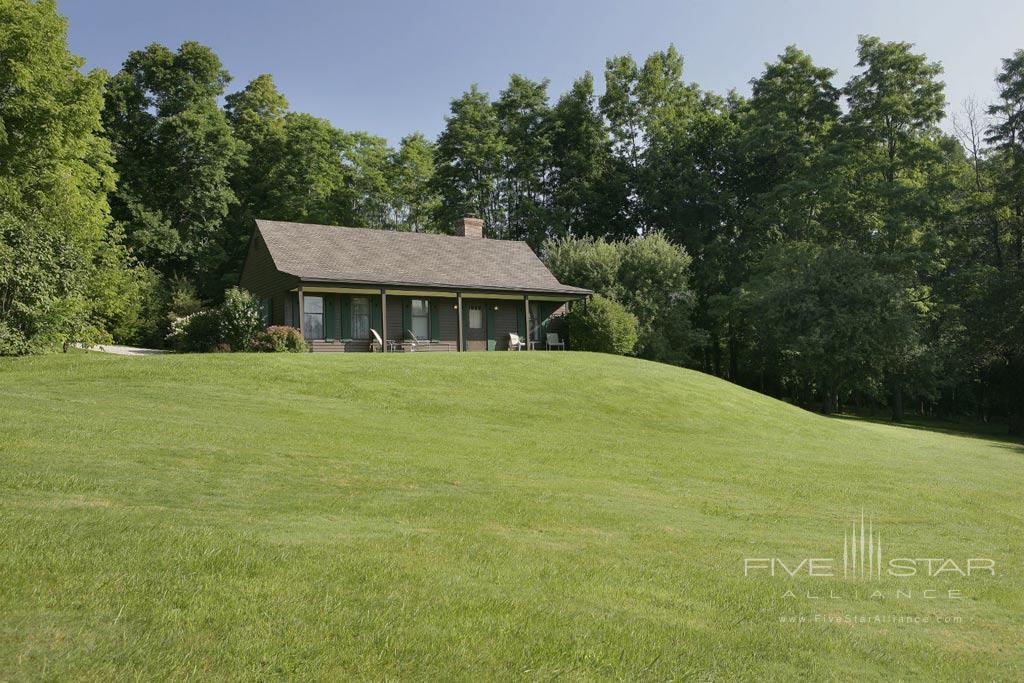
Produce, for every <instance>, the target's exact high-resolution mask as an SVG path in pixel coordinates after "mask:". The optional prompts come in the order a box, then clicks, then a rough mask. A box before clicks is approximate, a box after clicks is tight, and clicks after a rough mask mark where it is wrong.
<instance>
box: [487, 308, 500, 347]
mask: <svg viewBox="0 0 1024 683" xmlns="http://www.w3.org/2000/svg"><path fill="white" fill-rule="evenodd" d="M484 312H485V314H486V316H487V350H488V351H494V350H495V349H497V348H498V343H497V342H496V341H495V340H494V313H495V310H494V304H487V305H486V306H485V307H484Z"/></svg>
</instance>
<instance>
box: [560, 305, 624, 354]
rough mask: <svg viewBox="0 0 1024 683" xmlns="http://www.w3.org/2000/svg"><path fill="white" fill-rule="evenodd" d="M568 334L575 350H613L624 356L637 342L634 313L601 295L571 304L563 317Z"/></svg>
mask: <svg viewBox="0 0 1024 683" xmlns="http://www.w3.org/2000/svg"><path fill="white" fill-rule="evenodd" d="M566 317H567V318H568V320H567V322H568V325H569V337H570V338H571V339H572V340H573V348H574V349H575V350H577V351H596V352H598V353H616V354H619V355H620V356H626V355H629V354H631V353H633V349H635V348H636V342H637V328H638V325H637V319H636V316H635V315H633V314H632V313H630V312H629V311H627V310H626V309H625V307H624V306H623V305H622V304H620V303H617V302H615V301H613V300H611V299H607V298H605V297H603V296H601V295H600V294H595V295H594V296H593V297H591V298H590V300H589V301H587V302H585V303H582V304H577V305H575V306H573V307H572V310H570V311H569V314H568V315H567V316H566Z"/></svg>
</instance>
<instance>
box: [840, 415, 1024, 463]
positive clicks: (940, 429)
mask: <svg viewBox="0 0 1024 683" xmlns="http://www.w3.org/2000/svg"><path fill="white" fill-rule="evenodd" d="M830 417H832V418H833V419H836V420H847V421H850V422H870V423H872V424H880V425H888V426H890V427H902V428H903V429H916V430H919V431H924V432H935V433H938V434H948V435H951V436H962V437H966V438H971V439H984V440H985V441H991V442H995V443H998V444H999V445H1001V446H1003V447H1005V448H1009V449H1010V450H1013V451H1016V452H1018V453H1022V454H1024V437H1019V436H1010V435H1008V434H1007V433H1006V429H1007V427H1006V425H1005V424H998V423H997V424H983V423H978V422H949V421H946V420H926V419H921V418H909V419H907V420H905V421H903V422H893V421H892V420H890V419H888V418H884V417H870V416H867V415H855V414H840V415H831V416H830Z"/></svg>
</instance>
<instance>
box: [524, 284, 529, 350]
mask: <svg viewBox="0 0 1024 683" xmlns="http://www.w3.org/2000/svg"><path fill="white" fill-rule="evenodd" d="M523 311H524V312H525V313H526V317H525V318H524V320H526V350H527V351H529V350H530V295H529V294H523Z"/></svg>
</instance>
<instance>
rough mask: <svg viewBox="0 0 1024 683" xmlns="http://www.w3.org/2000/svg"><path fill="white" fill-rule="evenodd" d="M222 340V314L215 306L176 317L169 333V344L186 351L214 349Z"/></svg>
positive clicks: (175, 348)
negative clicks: (182, 316)
mask: <svg viewBox="0 0 1024 683" xmlns="http://www.w3.org/2000/svg"><path fill="white" fill-rule="evenodd" d="M221 341H222V340H221V327H220V316H219V314H218V310H217V309H214V308H207V309H204V310H202V311H198V312H196V313H193V314H192V315H187V316H185V317H184V318H176V319H174V320H173V321H171V331H170V333H168V335H167V345H168V346H170V347H171V348H173V349H174V350H176V351H182V352H186V353H188V352H200V353H202V352H206V351H212V350H213V349H214V348H215V347H216V346H217V345H218V344H220V343H221Z"/></svg>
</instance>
